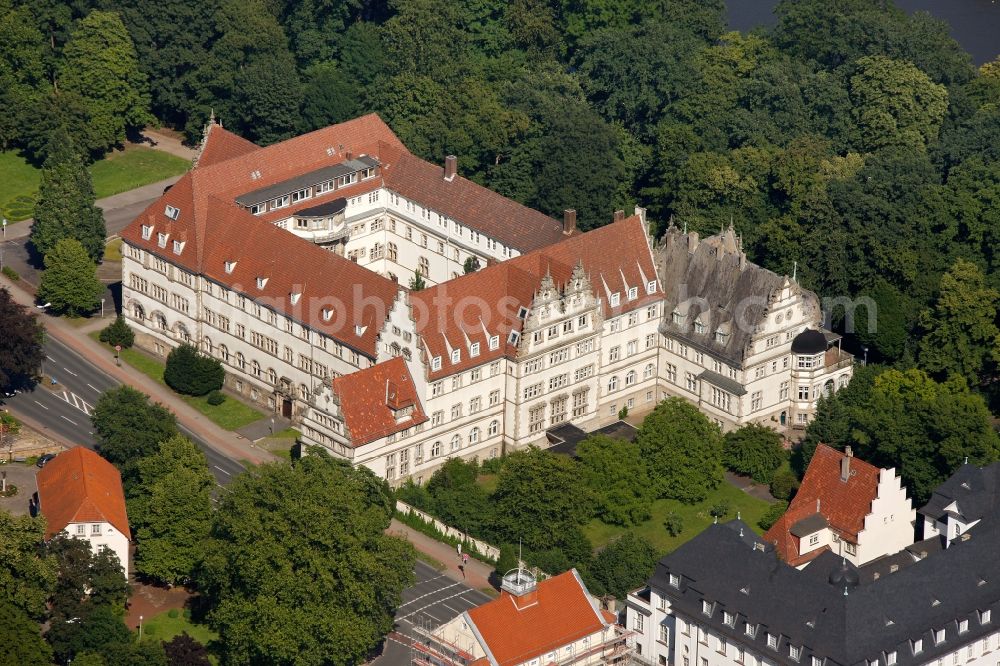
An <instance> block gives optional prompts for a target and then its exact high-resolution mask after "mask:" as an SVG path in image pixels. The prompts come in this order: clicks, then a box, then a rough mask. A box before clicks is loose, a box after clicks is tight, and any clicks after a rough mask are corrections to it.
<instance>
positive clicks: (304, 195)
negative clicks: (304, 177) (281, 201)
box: [292, 187, 312, 203]
mask: <svg viewBox="0 0 1000 666" xmlns="http://www.w3.org/2000/svg"><path fill="white" fill-rule="evenodd" d="M311 198H312V191H311V190H310V189H309V188H308V187H306V188H304V189H301V190H296V191H295V192H292V203H296V202H298V201H302V200H304V199H311Z"/></svg>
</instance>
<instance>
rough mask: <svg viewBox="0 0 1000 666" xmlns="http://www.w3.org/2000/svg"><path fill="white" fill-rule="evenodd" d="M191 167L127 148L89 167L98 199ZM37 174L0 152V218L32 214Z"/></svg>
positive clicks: (21, 161)
mask: <svg viewBox="0 0 1000 666" xmlns="http://www.w3.org/2000/svg"><path fill="white" fill-rule="evenodd" d="M190 167H191V163H190V162H188V161H187V160H185V159H182V158H180V157H177V156H176V155H171V154H169V153H165V152H163V151H160V150H153V149H152V148H147V147H145V146H129V147H128V149H126V150H124V151H118V152H114V153H111V154H110V155H108V157H106V158H105V159H103V160H101V161H100V162H95V163H94V164H92V165H90V175H91V177H92V178H93V181H94V192H95V194H96V195H97V198H98V199H102V198H104V197H109V196H111V195H112V194H118V193H120V192H126V191H128V190H132V189H135V188H137V187H141V186H143V185H148V184H150V183H155V182H157V181H160V180H164V179H166V178H170V177H171V176H179V175H181V174H182V173H184V172H185V171H187V170H188V169H189V168H190ZM41 173H42V172H41V170H40V169H37V168H35V167H33V166H32V165H30V164H28V162H27V161H25V159H24V158H23V157H21V156H20V155H19V154H18V153H16V152H13V151H6V152H0V214H2V215H3V216H4V217H6V218H7V219H8V220H10V221H12V222H16V221H18V220H25V219H27V218H29V217H31V216H32V215H34V211H35V199H36V197H37V196H38V184H39V182H40V181H41Z"/></svg>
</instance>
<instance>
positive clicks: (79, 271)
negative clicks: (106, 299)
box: [37, 238, 104, 316]
mask: <svg viewBox="0 0 1000 666" xmlns="http://www.w3.org/2000/svg"><path fill="white" fill-rule="evenodd" d="M96 269H97V267H96V266H95V265H94V262H93V261H91V260H90V257H88V256H87V251H86V250H85V249H84V247H83V246H82V245H81V244H80V242H79V241H77V240H76V239H75V238H64V239H62V240H60V241H59V242H58V243H56V244H55V247H53V248H52V249H51V250H49V251H48V253H46V255H45V272H44V273H42V280H41V282H40V283H39V285H38V293H37V295H38V298H39V300H41V301H43V302H47V303H50V307H51V308H52V309H53V310H54V311H55V312H59V313H64V314H68V315H71V316H79V315H84V314H89V313H91V312H93V311H94V310H96V309H97V308H98V306H100V303H101V294H103V293H104V284H103V283H102V282H101V281H100V280H98V279H97V276H96V275H95V271H96Z"/></svg>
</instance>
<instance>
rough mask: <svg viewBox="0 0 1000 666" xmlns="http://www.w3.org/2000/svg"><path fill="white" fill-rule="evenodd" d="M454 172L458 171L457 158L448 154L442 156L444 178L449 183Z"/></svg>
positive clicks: (452, 178) (453, 176)
mask: <svg viewBox="0 0 1000 666" xmlns="http://www.w3.org/2000/svg"><path fill="white" fill-rule="evenodd" d="M456 173H458V158H457V157H455V156H454V155H448V156H447V157H445V158H444V179H445V180H447V181H448V182H449V183H450V182H451V181H453V180H454V179H455V174H456Z"/></svg>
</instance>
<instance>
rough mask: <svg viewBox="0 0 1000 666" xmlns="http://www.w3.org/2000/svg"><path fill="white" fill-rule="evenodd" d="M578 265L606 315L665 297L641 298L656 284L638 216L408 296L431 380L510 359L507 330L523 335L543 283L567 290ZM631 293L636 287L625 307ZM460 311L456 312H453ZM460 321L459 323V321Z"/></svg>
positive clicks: (512, 350)
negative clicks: (473, 351) (494, 345)
mask: <svg viewBox="0 0 1000 666" xmlns="http://www.w3.org/2000/svg"><path fill="white" fill-rule="evenodd" d="M577 265H581V266H582V267H583V271H584V273H585V274H586V275H587V276H588V278H589V280H590V283H591V286H592V288H593V289H594V291H595V294H596V296H597V297H598V298H601V299H602V303H603V311H604V316H605V317H608V316H615V315H616V314H620V313H622V312H627V311H630V310H634V309H636V308H639V307H644V306H646V305H648V304H651V303H655V302H657V301H658V300H659V299H661V298H662V297H663V292H662V290H661V289H660V287H659V285H658V284H657V285H656V288H655V289H654V292H653V293H651V294H647V293H646V286H647V282H649V281H656V271H655V270H654V267H653V259H652V255H651V253H650V248H649V242H648V240H647V237H646V233H645V230H644V228H643V226H642V221H641V220H640V219H639V217H638V216H633V217H629V218H626V219H624V220H622V221H620V222H614V223H612V224H609V225H607V226H605V227H600V228H598V229H594V230H593V231H588V232H587V233H583V234H579V235H575V236H571V237H569V238H566V239H565V240H563V241H562V242H560V243H556V244H554V245H550V246H548V247H545V248H542V249H541V250H536V251H534V252H530V253H528V254H525V255H521V256H519V257H516V258H514V259H510V260H508V261H505V262H502V263H499V264H495V265H492V266H487V267H486V268H483V269H481V270H479V271H477V272H475V273H470V274H468V275H463V276H461V277H458V278H455V279H453V280H449V281H448V282H444V283H442V284H439V285H435V286H434V287H430V288H428V289H424V290H421V291H418V292H412V293H411V294H410V299H411V302H412V305H413V317H414V320H415V321H416V322H417V332H418V333H419V334H420V336H421V339H422V340H423V342H424V345H425V350H426V352H427V356H428V366H430V363H429V359H431V358H433V357H435V356H440V357H441V369H440V370H438V371H433V370H431V371H430V374H429V377H430V379H432V380H433V379H438V378H440V377H445V376H448V375H451V374H453V373H455V372H461V371H462V370H466V369H469V368H471V367H475V366H477V365H481V364H482V363H485V362H487V361H490V360H492V359H494V358H500V357H502V356H507V357H510V358H513V357H514V356H516V354H517V347H516V346H515V345H511V344H509V334H510V332H511V331H517V332H520V331H521V330H522V328H523V326H524V322H523V321H522V320H521V319H520V318H519V317H518V311H519V309H520V308H522V307H524V308H528V309H530V308H531V305H532V300H533V299H534V296H535V292H536V291H537V290H538V288H539V286H540V284H541V282H542V280H543V278H545V277H546V276H550V277H551V278H552V280H553V282H554V283H555V285H556V286H557V287H562V286H564V285H566V284H567V283H568V282H569V281H570V279H571V277H572V274H573V270H574V268H575V267H576V266H577ZM628 287H636V288H637V289H638V294H637V297H636V299H635V300H632V301H629V300H628V297H627V292H628ZM615 291H617V292H618V293H619V297H620V299H621V301H620V302H621V305H620V306H619V307H617V308H612V307H611V306H610V304H609V301H610V294H611V293H612V292H615ZM456 306H457V309H456ZM459 319H461V321H459ZM490 335H497V336H499V337H500V346H499V348H498V349H496V350H492V351H491V350H490V349H489V336H490ZM474 342H479V343H480V355H479V356H478V357H476V358H474V359H473V358H470V357H469V346H470V345H471V344H472V343H474ZM452 349H460V350H461V360H460V361H459V363H456V364H452V363H451V350H452Z"/></svg>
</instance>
